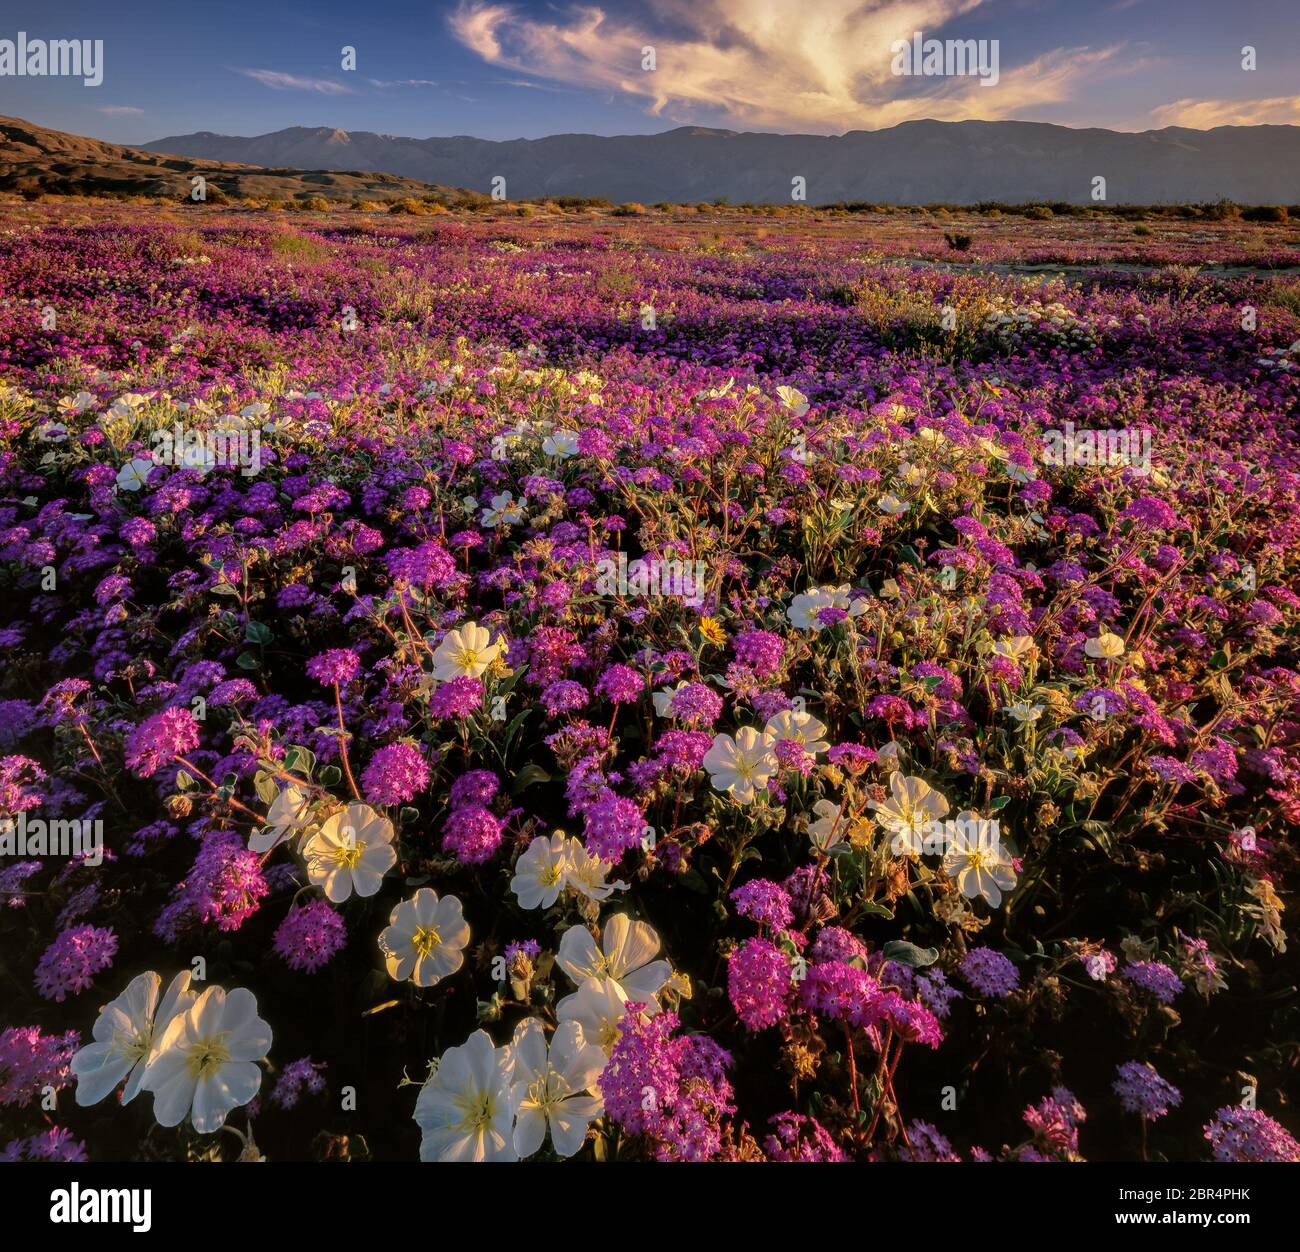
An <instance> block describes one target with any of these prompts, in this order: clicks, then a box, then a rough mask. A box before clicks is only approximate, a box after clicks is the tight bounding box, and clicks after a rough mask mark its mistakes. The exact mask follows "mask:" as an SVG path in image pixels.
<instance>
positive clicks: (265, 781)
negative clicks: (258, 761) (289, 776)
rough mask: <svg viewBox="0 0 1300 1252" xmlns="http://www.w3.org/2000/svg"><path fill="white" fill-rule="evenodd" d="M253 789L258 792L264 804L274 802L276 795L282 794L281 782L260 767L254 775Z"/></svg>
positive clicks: (258, 796)
mask: <svg viewBox="0 0 1300 1252" xmlns="http://www.w3.org/2000/svg"><path fill="white" fill-rule="evenodd" d="M253 790H254V791H256V792H257V798H258V799H259V800H261V802H262V803H263V804H273V803H274V802H275V798H276V796H278V795H279V794H280V787H279V784H278V783H277V782H276V781H275V779H274V778H273V777H272V776H271V775H270V774H268V773H267V772H266V770H264V769H259V770H258V771H257V773H256V774H254V775H253Z"/></svg>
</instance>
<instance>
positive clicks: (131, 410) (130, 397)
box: [108, 391, 149, 419]
mask: <svg viewBox="0 0 1300 1252" xmlns="http://www.w3.org/2000/svg"><path fill="white" fill-rule="evenodd" d="M148 403H149V397H148V396H145V395H141V394H140V393H139V392H138V391H128V392H126V393H125V394H124V395H120V396H118V398H117V399H116V400H114V401H113V403H112V405H111V406H110V407H109V410H108V412H109V416H110V417H115V418H119V419H121V418H126V417H134V416H135V413H136V411H137V410H138V409H142V408H143V407H144V406H145V405H146V404H148Z"/></svg>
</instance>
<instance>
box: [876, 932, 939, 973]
mask: <svg viewBox="0 0 1300 1252" xmlns="http://www.w3.org/2000/svg"><path fill="white" fill-rule="evenodd" d="M883 953H884V957H885V960H887V961H897V962H898V964H899V965H910V966H911V967H912V968H913V969H924V968H925V967H926V966H927V965H933V964H934V963H935V961H937V960H938V959H939V949H938V948H918V947H917V946H916V944H914V943H908V942H907V940H906V939H891V940H890V941H889V942H888V943H887V944H885V946H884V949H883Z"/></svg>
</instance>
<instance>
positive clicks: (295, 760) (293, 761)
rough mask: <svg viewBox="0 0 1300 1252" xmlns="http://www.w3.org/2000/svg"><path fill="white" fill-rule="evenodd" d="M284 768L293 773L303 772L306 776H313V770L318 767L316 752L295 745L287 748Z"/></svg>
mask: <svg viewBox="0 0 1300 1252" xmlns="http://www.w3.org/2000/svg"><path fill="white" fill-rule="evenodd" d="M284 768H285V769H287V770H288V771H289V772H290V773H291V774H302V775H303V776H304V777H305V778H310V777H311V772H312V770H314V769H315V768H316V754H315V753H314V752H312V751H311V750H310V749H308V748H300V747H298V746H296V745H295V746H293V747H290V748H287V749H286V750H285V754H284Z"/></svg>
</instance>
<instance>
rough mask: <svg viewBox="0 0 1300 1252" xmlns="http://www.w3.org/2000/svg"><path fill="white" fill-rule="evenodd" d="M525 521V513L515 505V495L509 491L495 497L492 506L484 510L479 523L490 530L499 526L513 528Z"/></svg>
mask: <svg viewBox="0 0 1300 1252" xmlns="http://www.w3.org/2000/svg"><path fill="white" fill-rule="evenodd" d="M523 520H524V511H523V509H521V508H520V507H519V506H518V505H517V504H516V503H515V498H514V495H513V494H512V493H510V492H509V491H503V492H501V494H500V495H496V496H493V497H492V503H491V505H490V506H489V507H488V508H486V509H484V510H483V515H482V517H480V518H479V522H480V523H481V524H482V525H484V526H486V527H487V528H488V529H489V530H492V529H493V528H494V527H497V526H513V525H514V524H515V523H516V522H522V521H523Z"/></svg>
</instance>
